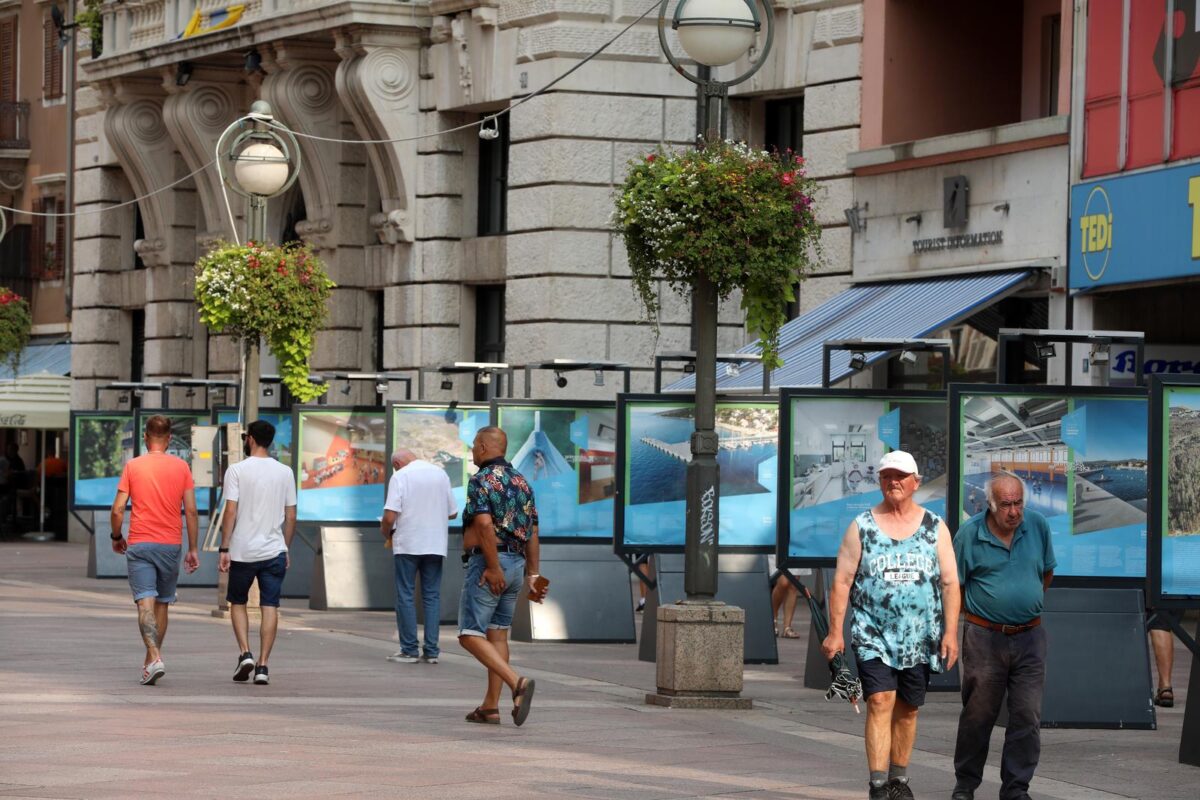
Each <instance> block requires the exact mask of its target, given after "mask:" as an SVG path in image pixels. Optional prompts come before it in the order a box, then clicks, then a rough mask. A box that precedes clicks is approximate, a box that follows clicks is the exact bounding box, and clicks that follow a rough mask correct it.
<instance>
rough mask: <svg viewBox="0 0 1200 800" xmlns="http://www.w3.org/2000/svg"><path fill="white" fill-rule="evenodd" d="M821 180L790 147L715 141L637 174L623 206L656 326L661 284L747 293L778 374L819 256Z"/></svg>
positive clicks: (640, 284)
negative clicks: (702, 280) (788, 327)
mask: <svg viewBox="0 0 1200 800" xmlns="http://www.w3.org/2000/svg"><path fill="white" fill-rule="evenodd" d="M817 190H818V187H817V183H816V181H814V180H813V179H812V178H809V177H808V176H807V175H806V174H805V170H804V159H803V158H801V157H800V156H798V155H794V154H793V153H792V152H791V151H790V150H789V151H787V152H784V153H768V152H765V151H762V150H755V149H753V148H751V147H748V146H747V145H745V144H740V143H736V142H727V141H717V142H709V143H708V144H706V145H705V146H704V147H703V148H701V149H687V150H679V151H666V150H663V149H661V148H660V149H659V150H658V151H657V152H655V153H651V154H650V155H648V156H646V158H645V159H644V160H643V161H640V162H632V168H631V169H630V171H629V175H628V177H627V178H626V179H625V184H624V186H623V187H622V189H621V192H620V194H619V195H618V197H617V199H616V217H615V218H616V226H617V228H618V229H619V230H620V231H621V233H622V234H623V236H624V238H625V248H626V250H627V251H628V253H629V266H630V270H631V271H632V273H633V285H634V288H635V289H636V291H637V294H638V298H639V299H640V300H641V302H642V306H643V307H644V309H645V311H646V314H647V316H648V317H649V319H650V320H651V321H652V322H654V323H655V325H657V321H658V312H659V309H660V302H659V296H658V287H657V284H656V282H657V281H658V280H665V281H666V282H667V284H668V285H669V286H670V287H671V289H672V290H673V291H675V292H676V293H677V294H679V295H680V296H683V297H688V296H690V294H691V292H692V287H693V284H694V282H695V279H696V277H697V276H699V275H706V276H707V277H708V278H709V279H710V280H711V281H712V282H713V284H714V285H715V286H716V287H717V292H718V295H719V296H720V298H721V299H722V300H724V299H726V298H728V297H729V296H730V294H731V293H732V292H733V291H734V290H735V289H740V290H741V292H742V309H743V310H744V311H745V312H746V327H747V328H748V329H749V330H750V332H751V333H752V334H754V335H756V336H758V337H759V339H760V346H761V350H762V356H763V365H764V366H765V367H767V368H774V367H778V366H779V365H780V364H782V363H783V362H782V361H781V360H780V358H779V329H780V328H781V327H782V326H783V324H784V323H785V322H787V314H786V312H787V304H788V303H789V302H791V301H793V300H795V288H794V287H795V285H796V284H797V283H799V282H800V281H801V280H803V279H804V277H805V275H806V274H807V273H809V272H811V271H812V269H813V268H814V266H815V264H816V263H818V262H819V261H820V258H821V246H820V244H821V226H820V225H819V224H818V223H817V217H816V209H815V208H814V198H815V195H816V192H817Z"/></svg>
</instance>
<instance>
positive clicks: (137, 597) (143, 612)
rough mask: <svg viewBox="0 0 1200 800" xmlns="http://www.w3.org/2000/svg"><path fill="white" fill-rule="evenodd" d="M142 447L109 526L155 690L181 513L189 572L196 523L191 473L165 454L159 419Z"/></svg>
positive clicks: (124, 477)
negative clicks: (126, 526)
mask: <svg viewBox="0 0 1200 800" xmlns="http://www.w3.org/2000/svg"><path fill="white" fill-rule="evenodd" d="M144 441H145V443H146V452H145V453H144V454H143V455H140V456H138V457H137V458H135V459H133V460H132V461H130V462H129V463H127V464H126V465H125V469H124V470H123V471H122V472H121V480H120V482H119V483H118V484H117V496H116V498H115V499H114V500H113V504H112V513H111V517H110V521H111V523H112V548H113V552H114V553H118V554H120V553H124V554H125V561H126V565H127V568H128V570H129V588H130V589H131V590H133V602H135V603H137V610H138V626H139V627H140V628H141V631H142V641H143V642H144V643H145V645H146V660H145V662H144V663H143V665H142V683H143V684H146V685H153V684H154V682H155V681H157V680H158V679H159V678H161V677H162V676H163V675H164V674H166V668H165V667H164V666H163V661H162V643H163V637H164V636H166V634H167V608H168V607H169V605H170V604H171V603H174V602H175V585H176V583H177V582H178V581H179V549H180V546H181V545H182V544H183V526H182V524H181V523H180V520H179V510H180V508H182V509H183V512H184V515H185V516H186V518H187V528H188V551H187V556H186V557H185V558H184V560H183V564H184V567H185V568H186V569H187V571H188V572H195V571H196V568H197V567H199V566H200V554H199V541H198V531H199V529H200V518H199V515H198V514H197V513H196V494H195V492H194V491H193V488H194V486H195V484H194V483H193V482H192V470H191V468H190V467H188V465H187V462H186V461H184V460H183V459H182V458H178V457H176V456H173V455H169V454H168V453H167V445H168V444H170V442H171V421H170V420H169V419H167V418H166V417H164V416H161V415H157V414H156V415H155V416H153V417H150V419H148V420H146V433H145V437H144ZM127 500H131V501H132V502H133V512H132V513H131V514H130V518H129V541H128V543H126V541H125V537H124V536H122V535H121V528H122V526H123V525H124V524H125V503H126V501H127Z"/></svg>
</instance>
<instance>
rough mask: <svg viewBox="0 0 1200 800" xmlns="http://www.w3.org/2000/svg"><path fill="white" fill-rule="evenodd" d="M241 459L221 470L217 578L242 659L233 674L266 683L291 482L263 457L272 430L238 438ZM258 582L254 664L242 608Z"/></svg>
mask: <svg viewBox="0 0 1200 800" xmlns="http://www.w3.org/2000/svg"><path fill="white" fill-rule="evenodd" d="M242 439H243V441H244V443H243V445H242V449H243V451H244V452H245V454H246V459H245V460H244V461H241V462H239V463H237V464H234V465H233V466H231V467H230V468H229V469H227V470H225V486H224V490H223V491H224V496H225V517H224V521H223V523H222V526H221V547H220V553H221V555H220V561H219V563H218V568H219V569H220V570H221V572H228V573H229V590H228V592H226V595H225V599H226V600H228V601H229V616H230V617H231V618H232V619H233V635H234V637H235V638H236V639H237V643H238V650H239V652H240V653H241V655H239V656H238V659H237V668H236V669H235V671H234V673H233V679H234V680H235V681H239V682H241V681H245V680H248V679H249V678H250V673H251V672H252V671H253V673H254V682H255V683H260V684H263V683H270V682H271V678H270V676H269V675H268V673H267V659H268V658H269V657H270V655H271V647H272V646H273V645H274V644H275V631H276V630H277V628H278V626H279V595H280V592H281V591H282V589H283V578H284V576H285V575H286V574H287V568H288V567H289V566H291V559H290V558H289V557H288V548H289V547H291V545H292V536H293V535H294V534H295V533H296V478H295V476H294V475H293V474H292V471H291V470H290V469H289V468H288V467H285V466H284V465H283V464H280V463H279V462H278V461H276V460H275V459H273V458H271V455H270V453H268V452H267V450H268V448H270V446H271V443H272V442H273V441H275V426H274V425H272V424H271V423H269V422H267V421H266V420H261V419H260V420H255V421H254V422H251V423H250V424H249V425H247V426H246V432H245V433H243V434H242ZM255 580H257V581H258V594H259V606H260V607H261V608H262V625H261V626H260V627H259V632H258V634H259V651H258V661H257V662H255V660H254V655H253V654H252V653H251V652H250V618H249V616H248V615H247V614H246V602H247V599H248V597H249V593H250V585H251V584H252V583H253V582H254V581H255Z"/></svg>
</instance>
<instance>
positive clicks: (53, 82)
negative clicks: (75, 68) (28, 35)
mask: <svg viewBox="0 0 1200 800" xmlns="http://www.w3.org/2000/svg"><path fill="white" fill-rule="evenodd" d="M62 96H63V51H62V48H61V47H60V46H59V43H58V31H56V30H55V29H54V21H53V20H52V19H50V17H46V19H45V20H43V21H42V99H43V100H57V99H58V98H60V97H62Z"/></svg>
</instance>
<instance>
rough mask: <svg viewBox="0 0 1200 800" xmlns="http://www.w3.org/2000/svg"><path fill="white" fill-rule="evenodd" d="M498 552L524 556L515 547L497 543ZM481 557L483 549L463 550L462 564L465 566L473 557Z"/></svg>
mask: <svg viewBox="0 0 1200 800" xmlns="http://www.w3.org/2000/svg"><path fill="white" fill-rule="evenodd" d="M496 552H497V553H516V554H517V555H523V553H522V551H520V550H517V549H516V548H515V547H511V546H509V545H507V544H501V543H500V542H497V543H496ZM481 555H483V548H482V547H468V548H467V549H466V550H463V554H462V562H463V563H464V564H466V563H467V561H468V560H470V558H471V556H481Z"/></svg>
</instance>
